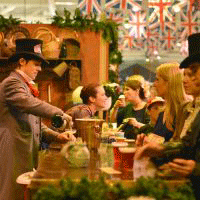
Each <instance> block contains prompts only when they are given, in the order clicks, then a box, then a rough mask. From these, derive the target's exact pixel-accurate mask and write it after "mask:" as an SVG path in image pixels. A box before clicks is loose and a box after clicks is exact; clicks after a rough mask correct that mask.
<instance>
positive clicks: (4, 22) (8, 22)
mask: <svg viewBox="0 0 200 200" xmlns="http://www.w3.org/2000/svg"><path fill="white" fill-rule="evenodd" d="M21 22H22V20H20V19H18V18H14V17H12V15H10V16H9V18H5V17H4V16H3V15H0V32H4V31H6V30H8V29H11V28H13V27H14V26H17V25H19V24H21Z"/></svg>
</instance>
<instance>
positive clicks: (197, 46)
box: [180, 33, 200, 68]
mask: <svg viewBox="0 0 200 200" xmlns="http://www.w3.org/2000/svg"><path fill="white" fill-rule="evenodd" d="M188 47H189V56H188V57H187V58H186V59H185V60H183V61H182V62H181V64H180V68H187V67H188V66H189V65H190V64H192V63H195V62H199V63H200V33H194V34H192V35H190V36H189V37H188Z"/></svg>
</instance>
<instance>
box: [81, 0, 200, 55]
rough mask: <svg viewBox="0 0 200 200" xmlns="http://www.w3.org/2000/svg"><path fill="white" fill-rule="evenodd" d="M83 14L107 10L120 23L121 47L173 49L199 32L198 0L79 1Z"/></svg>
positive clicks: (99, 13)
mask: <svg viewBox="0 0 200 200" xmlns="http://www.w3.org/2000/svg"><path fill="white" fill-rule="evenodd" d="M79 7H80V9H81V11H82V12H83V13H84V14H89V13H90V12H95V13H96V14H97V15H99V16H100V15H101V13H102V12H105V13H106V15H107V17H108V18H111V19H113V20H114V21H116V22H119V23H121V24H122V25H121V27H120V28H119V30H120V34H119V48H120V49H127V48H128V49H129V48H138V49H140V48H147V50H148V52H150V53H152V52H153V53H155V52H157V51H158V50H159V49H162V50H167V49H174V48H175V47H176V45H177V43H179V44H185V41H186V38H187V37H188V35H190V34H191V33H195V32H199V31H200V28H199V27H200V21H199V20H200V19H199V15H200V2H199V0H179V1H174V0H79Z"/></svg>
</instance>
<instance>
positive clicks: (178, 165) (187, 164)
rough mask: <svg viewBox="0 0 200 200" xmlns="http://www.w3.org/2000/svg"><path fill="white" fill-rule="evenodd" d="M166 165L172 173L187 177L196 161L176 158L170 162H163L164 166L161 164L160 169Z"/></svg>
mask: <svg viewBox="0 0 200 200" xmlns="http://www.w3.org/2000/svg"><path fill="white" fill-rule="evenodd" d="M166 165H168V167H169V168H170V170H171V171H172V172H173V173H175V174H177V175H179V176H183V177H187V176H189V175H190V174H192V171H193V170H194V168H195V166H196V161H194V160H185V159H182V158H176V159H174V160H173V161H172V162H169V163H168V164H165V166H161V167H160V169H163V167H166Z"/></svg>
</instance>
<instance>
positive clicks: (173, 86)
mask: <svg viewBox="0 0 200 200" xmlns="http://www.w3.org/2000/svg"><path fill="white" fill-rule="evenodd" d="M154 85H155V88H156V90H157V93H158V96H161V97H162V98H164V99H165V108H164V110H163V112H161V113H160V114H159V117H158V120H157V123H156V125H155V129H154V133H155V134H157V135H160V136H163V137H164V138H165V141H169V140H170V139H171V138H172V136H173V133H174V131H175V122H176V117H177V113H178V110H179V109H180V106H181V105H182V104H183V103H184V102H185V101H186V95H185V92H184V88H183V71H182V70H181V69H180V68H179V64H178V63H165V64H161V65H160V66H158V68H157V69H156V80H155V83H154Z"/></svg>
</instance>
